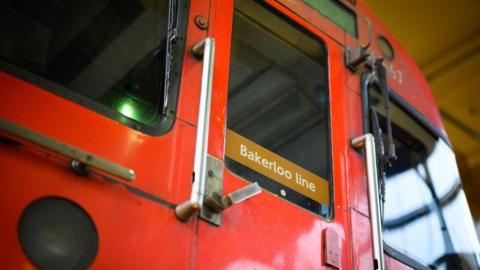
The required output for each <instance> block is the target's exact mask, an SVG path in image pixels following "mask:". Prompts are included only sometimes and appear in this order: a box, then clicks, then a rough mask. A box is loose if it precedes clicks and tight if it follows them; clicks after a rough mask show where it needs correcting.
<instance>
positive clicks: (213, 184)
mask: <svg viewBox="0 0 480 270" xmlns="http://www.w3.org/2000/svg"><path fill="white" fill-rule="evenodd" d="M213 193H217V194H223V162H222V161H221V160H218V159H216V158H214V157H212V156H210V155H208V156H207V178H206V185H205V194H206V195H207V196H208V195H209V194H213ZM200 217H201V218H202V219H204V220H206V221H208V222H210V223H212V224H214V225H216V226H220V225H221V224H222V212H219V213H216V212H214V211H212V210H211V209H210V208H209V207H202V209H201V212H200Z"/></svg>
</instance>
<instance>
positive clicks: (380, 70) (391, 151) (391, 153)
mask: <svg viewBox="0 0 480 270" xmlns="http://www.w3.org/2000/svg"><path fill="white" fill-rule="evenodd" d="M375 69H376V71H377V77H378V84H379V86H380V90H381V92H382V97H383V104H384V106H385V116H386V126H387V153H386V155H385V162H386V163H387V164H389V165H391V164H392V162H393V161H394V160H395V159H397V155H396V154H395V144H394V143H393V135H392V117H391V116H390V93H389V88H388V84H387V69H386V68H385V66H384V65H383V59H376V60H375Z"/></svg>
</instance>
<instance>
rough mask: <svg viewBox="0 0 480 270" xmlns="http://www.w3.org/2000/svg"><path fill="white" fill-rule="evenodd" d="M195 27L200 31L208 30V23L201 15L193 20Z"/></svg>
mask: <svg viewBox="0 0 480 270" xmlns="http://www.w3.org/2000/svg"><path fill="white" fill-rule="evenodd" d="M194 21H195V25H197V27H198V28H200V29H202V30H206V29H207V28H208V21H207V19H205V17H203V16H202V15H197V16H195V18H194Z"/></svg>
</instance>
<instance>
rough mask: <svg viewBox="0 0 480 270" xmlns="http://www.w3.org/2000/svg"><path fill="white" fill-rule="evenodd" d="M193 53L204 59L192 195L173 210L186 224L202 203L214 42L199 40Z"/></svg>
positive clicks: (210, 39) (205, 173) (212, 40)
mask: <svg viewBox="0 0 480 270" xmlns="http://www.w3.org/2000/svg"><path fill="white" fill-rule="evenodd" d="M192 53H193V55H194V56H195V57H197V58H198V59H203V67H202V83H201V88H200V102H199V108H198V121H197V134H196V141H195V159H194V165H193V175H192V178H193V184H192V193H191V195H190V200H187V201H185V202H184V203H182V204H179V205H178V206H177V207H176V208H175V215H176V216H177V218H178V219H179V220H181V221H183V222H186V221H188V219H190V217H191V216H192V215H193V214H195V213H196V212H197V211H198V210H200V209H201V208H202V206H203V201H204V195H205V180H206V175H207V148H208V133H209V126H210V103H211V97H212V79H213V65H214V62H215V40H214V39H213V38H211V37H208V38H206V39H204V40H202V41H200V42H199V43H197V44H195V45H194V46H193V47H192Z"/></svg>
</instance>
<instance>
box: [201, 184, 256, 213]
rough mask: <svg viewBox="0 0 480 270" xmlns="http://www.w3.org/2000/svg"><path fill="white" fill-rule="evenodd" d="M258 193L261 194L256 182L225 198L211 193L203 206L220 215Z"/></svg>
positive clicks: (216, 193)
mask: <svg viewBox="0 0 480 270" xmlns="http://www.w3.org/2000/svg"><path fill="white" fill-rule="evenodd" d="M260 192H262V189H261V188H260V186H259V185H258V183H257V182H255V183H252V184H250V185H248V186H245V187H243V188H241V189H239V190H237V191H234V192H232V193H230V194H228V195H226V196H222V195H221V194H219V193H218V192H212V193H211V194H210V195H208V196H207V198H206V199H205V206H206V207H208V208H209V209H210V210H211V211H212V212H214V213H220V212H222V211H223V210H225V209H227V208H229V207H230V206H232V205H234V204H237V203H241V202H243V201H245V200H247V199H250V198H251V197H253V196H255V195H257V194H260Z"/></svg>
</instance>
